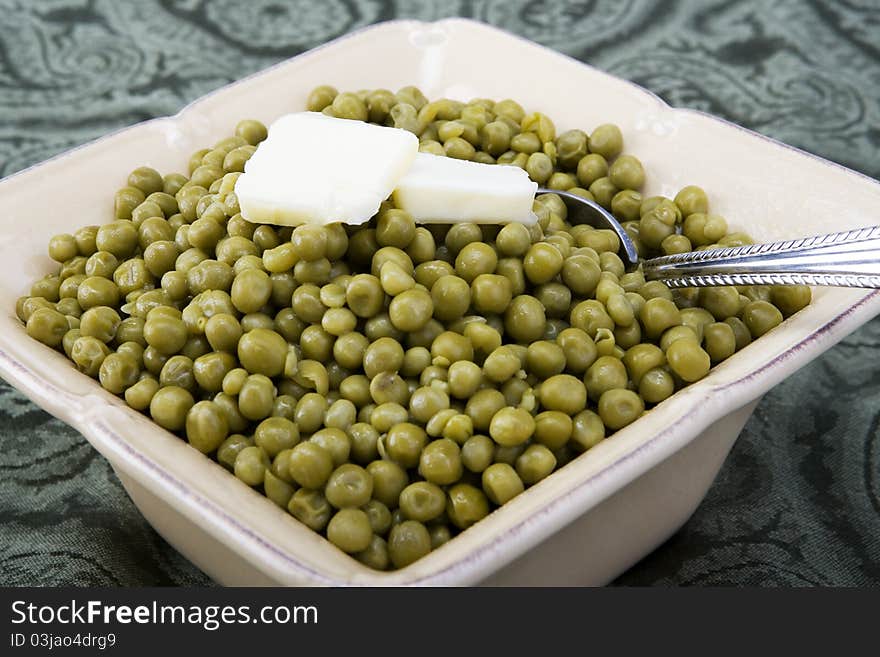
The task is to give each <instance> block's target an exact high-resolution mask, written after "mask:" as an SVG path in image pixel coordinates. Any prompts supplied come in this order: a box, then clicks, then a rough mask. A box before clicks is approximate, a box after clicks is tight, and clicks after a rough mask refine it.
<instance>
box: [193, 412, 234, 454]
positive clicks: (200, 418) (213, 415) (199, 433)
mask: <svg viewBox="0 0 880 657" xmlns="http://www.w3.org/2000/svg"><path fill="white" fill-rule="evenodd" d="M228 431H229V428H228V426H227V424H226V415H225V414H224V413H223V411H222V410H221V409H220V407H218V406H217V405H216V404H215V403H214V402H210V401H200V402H198V403H197V404H195V405H193V406H192V407H191V408H190V409H189V412H188V413H187V415H186V439H187V440H188V441H189V444H190V445H192V446H193V447H195V448H196V449H197V450H199V451H200V452H202V453H203V454H210V453H211V452H214V451H216V450H217V448H218V447H220V444H221V443H222V442H223V441H224V440H225V439H226V436H227V434H228Z"/></svg>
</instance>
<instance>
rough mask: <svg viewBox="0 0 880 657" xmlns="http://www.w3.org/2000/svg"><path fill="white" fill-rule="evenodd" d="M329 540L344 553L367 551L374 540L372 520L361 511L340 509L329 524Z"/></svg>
mask: <svg viewBox="0 0 880 657" xmlns="http://www.w3.org/2000/svg"><path fill="white" fill-rule="evenodd" d="M328 501H329V500H328ZM327 539H328V540H329V541H330V542H331V543H333V545H335V546H336V547H338V548H339V549H340V550H342V551H343V552H348V553H354V552H361V551H363V550H366V549H367V548H368V547H369V546H370V542H371V541H372V540H373V529H372V527H371V526H370V519H369V518H368V517H367V514H366V513H364V512H363V511H361V510H360V509H351V508H345V509H340V510H339V511H337V512H336V513H335V514H334V516H333V517H332V518H330V522H329V523H328V524H327Z"/></svg>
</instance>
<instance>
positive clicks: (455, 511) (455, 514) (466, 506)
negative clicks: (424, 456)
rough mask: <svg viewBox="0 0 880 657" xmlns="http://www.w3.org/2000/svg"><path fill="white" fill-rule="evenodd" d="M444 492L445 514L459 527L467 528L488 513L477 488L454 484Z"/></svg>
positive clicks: (487, 508)
mask: <svg viewBox="0 0 880 657" xmlns="http://www.w3.org/2000/svg"><path fill="white" fill-rule="evenodd" d="M446 494H447V500H446V515H448V516H449V520H450V522H452V524H453V525H455V526H456V527H458V528H459V529H467V528H468V527H470V526H471V525H473V524H474V523H476V522H479V521H480V520H482V519H483V518H485V517H486V516H487V515H489V501H488V500H487V499H486V495H485V494H484V493H483V491H481V490H480V489H479V488H475V487H474V486H471V485H470V484H456V485H455V486H452V487H451V488H450V489H449V490H448V491H447V493H446ZM392 531H394V530H393V529H392Z"/></svg>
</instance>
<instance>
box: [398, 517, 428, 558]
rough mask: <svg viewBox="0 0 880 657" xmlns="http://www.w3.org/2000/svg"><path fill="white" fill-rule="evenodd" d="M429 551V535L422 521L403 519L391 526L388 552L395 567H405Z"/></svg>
mask: <svg viewBox="0 0 880 657" xmlns="http://www.w3.org/2000/svg"><path fill="white" fill-rule="evenodd" d="M430 551H431V536H430V534H429V533H428V530H427V529H426V528H425V526H424V525H423V524H422V523H420V522H418V521H415V520H405V521H404V522H402V523H400V524H399V525H395V526H394V527H392V528H391V533H390V534H389V536H388V554H389V556H390V558H391V563H393V564H394V567H395V568H405V567H406V566H408V565H410V564H411V563H413V562H414V561H418V560H419V559H421V558H422V557H423V556H425V555H426V554H428V552H430Z"/></svg>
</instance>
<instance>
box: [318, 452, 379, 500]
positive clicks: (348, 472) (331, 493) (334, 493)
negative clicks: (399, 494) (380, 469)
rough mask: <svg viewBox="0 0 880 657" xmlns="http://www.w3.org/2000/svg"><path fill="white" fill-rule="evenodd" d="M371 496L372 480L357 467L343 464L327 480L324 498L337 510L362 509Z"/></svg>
mask: <svg viewBox="0 0 880 657" xmlns="http://www.w3.org/2000/svg"><path fill="white" fill-rule="evenodd" d="M372 494H373V478H372V477H371V476H370V474H369V473H368V472H367V471H366V470H364V469H363V468H362V467H360V466H359V465H354V464H353V463H344V464H343V465H340V466H339V467H337V468H336V469H335V470H334V471H333V472H332V473H331V474H330V477H329V479H328V480H327V484H326V487H325V489H324V496H325V497H326V498H327V501H328V502H330V504H332V505H333V506H335V507H336V508H337V509H343V508H355V507H362V506H364V505H365V504H367V503H368V502H369V501H370V497H371V496H372Z"/></svg>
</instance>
